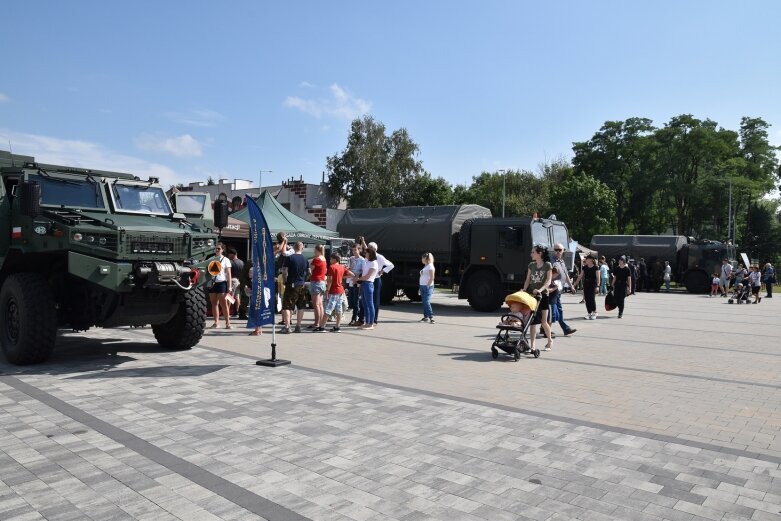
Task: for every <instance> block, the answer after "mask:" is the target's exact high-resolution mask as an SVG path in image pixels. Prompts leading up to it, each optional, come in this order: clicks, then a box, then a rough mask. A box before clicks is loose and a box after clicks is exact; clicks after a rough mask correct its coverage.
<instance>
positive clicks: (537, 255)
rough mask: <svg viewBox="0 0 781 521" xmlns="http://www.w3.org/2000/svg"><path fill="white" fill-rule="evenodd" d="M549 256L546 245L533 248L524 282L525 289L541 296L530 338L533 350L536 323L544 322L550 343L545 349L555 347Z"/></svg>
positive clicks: (546, 336) (544, 329)
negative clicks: (551, 313)
mask: <svg viewBox="0 0 781 521" xmlns="http://www.w3.org/2000/svg"><path fill="white" fill-rule="evenodd" d="M547 258H548V250H547V248H545V246H541V245H537V246H534V247H533V248H532V252H531V259H532V262H530V263H529V268H528V269H527V270H526V281H525V282H524V283H523V290H524V291H528V292H530V293H532V294H533V295H539V296H540V303H539V306H538V312H537V313H535V315H534V321H533V322H532V326H531V335H530V337H531V338H530V339H529V343H530V346H529V347H531V349H532V351H533V350H534V340H535V337H536V336H537V326H536V324H542V330H543V331H544V333H545V338H546V339H547V340H548V343H547V344H545V351H550V350H551V348H553V340H552V338H551V328H550V324H549V323H548V310H549V309H550V301H549V299H548V286H550V284H551V269H552V266H551V263H550V262H548V261H547V260H546V259H547Z"/></svg>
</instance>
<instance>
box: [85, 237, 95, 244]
mask: <svg viewBox="0 0 781 521" xmlns="http://www.w3.org/2000/svg"><path fill="white" fill-rule="evenodd" d="M87 242H88V243H90V244H92V243H93V242H95V237H93V236H92V235H87Z"/></svg>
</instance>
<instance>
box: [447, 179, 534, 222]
mask: <svg viewBox="0 0 781 521" xmlns="http://www.w3.org/2000/svg"><path fill="white" fill-rule="evenodd" d="M503 192H504V194H505V196H504V208H505V216H506V217H517V216H521V215H532V214H533V213H535V212H537V213H540V214H542V212H545V211H547V209H548V207H549V205H548V190H547V186H546V181H545V180H544V179H542V178H540V177H538V176H536V175H535V174H534V173H533V172H529V171H528V170H508V171H507V172H504V173H503V172H482V173H481V174H480V175H478V176H476V177H473V178H472V184H471V185H470V186H469V188H468V189H464V188H463V187H456V189H455V190H454V194H453V200H454V203H455V204H479V205H481V206H485V207H486V208H488V209H489V210H491V213H492V214H493V215H494V216H495V217H501V215H502V193H503Z"/></svg>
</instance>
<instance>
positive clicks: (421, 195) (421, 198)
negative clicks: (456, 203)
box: [399, 172, 453, 206]
mask: <svg viewBox="0 0 781 521" xmlns="http://www.w3.org/2000/svg"><path fill="white" fill-rule="evenodd" d="M401 195H402V197H401V200H400V201H399V205H400V206H439V205H444V204H453V187H451V186H450V183H448V182H447V181H446V180H445V179H443V178H441V177H437V178H433V177H431V175H430V174H429V173H428V172H424V173H423V174H419V175H415V176H412V178H411V179H410V180H409V181H408V183H407V184H406V185H405V186H404V189H403V191H402V194H401Z"/></svg>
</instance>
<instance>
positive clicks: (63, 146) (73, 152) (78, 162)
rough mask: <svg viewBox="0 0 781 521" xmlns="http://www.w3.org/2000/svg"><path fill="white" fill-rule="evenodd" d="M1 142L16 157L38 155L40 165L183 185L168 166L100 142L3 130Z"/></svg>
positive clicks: (166, 184)
mask: <svg viewBox="0 0 781 521" xmlns="http://www.w3.org/2000/svg"><path fill="white" fill-rule="evenodd" d="M0 141H2V142H3V143H8V142H9V141H10V142H11V146H12V147H13V151H14V154H22V155H29V156H34V157H35V160H36V161H38V162H40V163H48V164H53V165H64V166H73V167H77V168H91V169H94V170H109V171H113V172H127V173H130V174H133V175H137V176H138V177H140V178H141V179H147V178H149V177H157V178H159V179H160V182H161V183H162V184H163V186H166V187H167V186H168V185H169V184H176V183H177V182H179V181H178V180H177V175H176V172H175V171H174V170H172V169H171V168H169V167H167V166H165V165H161V164H159V163H150V162H149V161H145V160H143V159H139V158H137V157H132V156H127V155H124V154H120V153H117V152H114V151H112V150H109V149H107V148H105V147H104V146H103V145H101V144H99V143H92V142H90V141H80V140H75V139H60V138H56V137H51V136H42V135H38V134H24V133H19V132H11V131H9V130H6V129H2V128H0ZM3 148H5V147H3Z"/></svg>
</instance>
